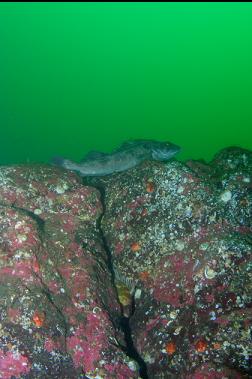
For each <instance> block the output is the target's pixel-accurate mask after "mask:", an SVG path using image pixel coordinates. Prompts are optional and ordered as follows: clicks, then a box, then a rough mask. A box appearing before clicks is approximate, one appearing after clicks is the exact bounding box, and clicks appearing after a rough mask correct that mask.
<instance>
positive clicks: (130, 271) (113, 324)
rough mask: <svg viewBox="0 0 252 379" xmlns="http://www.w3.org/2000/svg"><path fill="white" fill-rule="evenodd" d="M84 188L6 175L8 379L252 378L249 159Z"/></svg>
mask: <svg viewBox="0 0 252 379" xmlns="http://www.w3.org/2000/svg"><path fill="white" fill-rule="evenodd" d="M86 183H89V184H92V185H93V186H96V187H97V188H100V190H101V192H100V193H99V191H98V190H97V189H95V188H94V187H91V186H87V185H83V183H82V182H81V179H80V178H78V176H77V175H75V174H73V173H71V172H67V171H65V170H61V169H56V168H54V167H49V166H41V165H38V166H34V165H32V166H27V165H24V166H13V167H1V168H0V378H1V379H31V378H34V379H35V378H36V379H40V378H41V379H42V378H59V379H61V378H62V379H63V378H65V379H67V378H68V379H72V378H73V379H75V378H76V379H79V378H83V379H85V378H96V379H110V378H111V379H113V378H118V379H130V378H139V374H138V370H137V367H138V365H140V367H141V369H140V375H141V376H140V377H142V378H145V379H146V378H148V379H159V378H160V379H162V378H163V379H165V378H167V379H169V378H171V379H172V378H178V379H203V378H209V379H224V378H225V379H226V378H231V379H232V378H234V379H235V378H237V379H238V378H252V375H251V372H252V238H251V235H252V234H251V232H252V152H249V151H247V150H243V149H240V148H228V149H224V150H223V151H221V152H219V153H218V154H217V155H216V156H215V157H214V159H213V161H212V162H210V163H209V164H206V163H205V162H204V161H189V162H187V163H186V164H183V163H181V162H177V161H171V162H168V163H166V164H164V163H155V162H144V163H143V164H142V165H140V166H138V167H135V168H134V169H131V170H128V171H127V172H124V173H121V174H115V175H111V176H109V177H106V178H101V179H89V180H86ZM126 345H127V346H126ZM134 359H135V361H134Z"/></svg>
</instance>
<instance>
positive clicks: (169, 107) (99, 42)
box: [0, 2, 252, 164]
mask: <svg viewBox="0 0 252 379" xmlns="http://www.w3.org/2000/svg"><path fill="white" fill-rule="evenodd" d="M251 89H252V4H251V3H245V2H244V3H238V2H236V3H231V2H230V3H1V4H0V127H1V133H0V141H1V144H0V146H1V148H0V164H9V163H19V162H26V161H32V162H46V161H48V160H49V159H50V158H51V156H54V155H63V156H66V157H69V158H72V159H80V158H82V156H83V155H84V154H85V153H86V152H87V151H88V150H102V151H110V150H111V149H113V148H115V147H117V146H118V145H119V144H120V143H121V142H122V141H124V140H127V139H129V138H152V139H158V140H169V141H172V142H174V143H176V144H178V145H180V146H182V148H183V151H182V153H181V154H180V155H179V158H181V159H186V158H188V157H191V158H205V159H210V158H211V157H212V155H213V154H214V153H215V152H216V151H217V150H218V149H221V148H223V147H225V146H230V145H239V146H242V147H245V148H250V149H252V125H251V124H252V123H251V121H252V105H251V103H252V90H251Z"/></svg>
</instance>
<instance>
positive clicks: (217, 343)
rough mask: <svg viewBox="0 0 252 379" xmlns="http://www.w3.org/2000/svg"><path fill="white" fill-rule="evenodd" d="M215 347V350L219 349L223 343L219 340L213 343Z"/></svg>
mask: <svg viewBox="0 0 252 379" xmlns="http://www.w3.org/2000/svg"><path fill="white" fill-rule="evenodd" d="M213 348H214V349H215V350H219V349H220V348H221V344H220V343H219V342H215V343H214V344H213Z"/></svg>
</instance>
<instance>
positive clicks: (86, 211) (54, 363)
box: [0, 166, 138, 379]
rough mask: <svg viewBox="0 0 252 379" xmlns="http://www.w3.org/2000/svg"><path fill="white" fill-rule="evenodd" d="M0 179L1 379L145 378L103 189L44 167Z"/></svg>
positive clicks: (18, 169)
mask: <svg viewBox="0 0 252 379" xmlns="http://www.w3.org/2000/svg"><path fill="white" fill-rule="evenodd" d="M0 180H1V185H0V204H1V205H0V378H2V379H13V378H29V379H30V378H34V379H35V378H36V379H38V378H41V379H42V378H43V379H45V378H66V379H71V378H89V377H90V378H91V377H92V378H93V377H95V376H96V375H98V374H99V375H100V377H101V376H102V377H107V378H137V376H138V375H137V372H136V365H135V363H134V362H131V361H130V360H129V359H128V357H127V356H126V355H125V354H124V353H123V351H122V349H121V348H119V343H120V341H121V343H122V344H123V343H124V340H123V334H122V332H121V331H120V330H119V328H118V327H117V324H118V322H117V318H118V314H119V313H120V308H119V305H118V302H117V295H116V293H115V289H114V288H113V286H112V285H111V274H110V272H109V271H108V268H107V256H106V254H105V251H104V248H103V244H102V240H101V238H100V234H99V231H98V229H97V227H96V224H97V220H98V219H99V217H100V216H101V214H102V206H101V202H100V200H99V193H98V192H97V190H96V189H94V188H87V187H84V186H83V185H82V184H81V182H80V180H79V179H78V177H77V176H75V175H74V174H71V173H68V172H63V171H61V170H58V169H55V168H50V167H42V166H37V167H36V166H30V167H29V166H14V167H2V168H1V176H0Z"/></svg>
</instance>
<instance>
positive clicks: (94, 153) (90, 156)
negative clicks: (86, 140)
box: [81, 151, 107, 162]
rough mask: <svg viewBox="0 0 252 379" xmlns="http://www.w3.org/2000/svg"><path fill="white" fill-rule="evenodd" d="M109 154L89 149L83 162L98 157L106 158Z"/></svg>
mask: <svg viewBox="0 0 252 379" xmlns="http://www.w3.org/2000/svg"><path fill="white" fill-rule="evenodd" d="M106 155H107V154H106V153H101V152H100V151H89V152H88V153H87V154H86V155H85V156H84V157H83V158H82V159H81V162H85V161H89V160H93V159H98V158H104V157H105V156H106Z"/></svg>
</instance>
